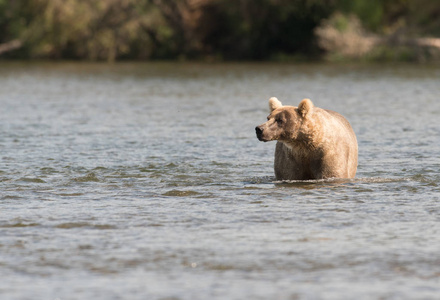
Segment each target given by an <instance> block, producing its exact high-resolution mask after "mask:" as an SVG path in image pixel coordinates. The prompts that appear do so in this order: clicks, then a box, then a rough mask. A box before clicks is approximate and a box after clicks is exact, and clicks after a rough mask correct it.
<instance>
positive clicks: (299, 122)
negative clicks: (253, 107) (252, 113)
mask: <svg viewBox="0 0 440 300" xmlns="http://www.w3.org/2000/svg"><path fill="white" fill-rule="evenodd" d="M275 99H276V98H275ZM276 100H277V101H278V99H276ZM278 102H279V101H278ZM278 102H276V101H275V100H273V98H271V99H270V100H269V107H270V108H271V110H272V111H271V114H270V115H269V117H268V121H267V122H266V123H264V124H262V125H260V126H258V127H257V128H260V130H261V134H260V135H259V136H258V137H259V139H260V140H262V141H271V140H277V141H278V142H277V145H276V148H275V161H274V170H275V176H276V178H277V179H278V180H307V179H323V178H353V177H354V176H355V175H356V169H357V157H358V146H357V140H356V136H355V134H354V132H353V129H352V128H351V125H350V124H349V122H348V121H347V120H346V119H345V118H344V117H343V116H342V115H340V114H338V113H336V112H334V111H330V110H324V109H321V108H318V107H315V106H314V105H313V103H312V101H310V100H309V99H304V100H303V101H301V103H300V104H299V105H298V107H293V106H282V105H281V102H279V103H278ZM257 135H258V130H257Z"/></svg>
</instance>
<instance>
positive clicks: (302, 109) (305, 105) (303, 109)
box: [298, 99, 314, 118]
mask: <svg viewBox="0 0 440 300" xmlns="http://www.w3.org/2000/svg"><path fill="white" fill-rule="evenodd" d="M313 106H314V105H313V102H312V101H311V100H310V99H303V100H302V101H301V102H300V103H299V105H298V112H299V114H300V115H301V116H302V117H303V118H304V117H305V116H306V115H307V114H308V113H309V112H310V111H311V110H312V109H313Z"/></svg>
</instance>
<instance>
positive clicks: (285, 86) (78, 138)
mask: <svg viewBox="0 0 440 300" xmlns="http://www.w3.org/2000/svg"><path fill="white" fill-rule="evenodd" d="M439 78H440V67H436V66H413V65H384V66H377V65H376V66H368V65H337V66H335V65H322V64H317V65H314V64H304V65H281V64H221V65H220V64H219V65H215V64H214V65H210V64H190V63H185V64H173V63H152V64H130V63H125V64H115V65H102V64H90V63H77V64H75V63H58V64H49V63H32V64H30V63H6V62H3V63H1V64H0V103H1V110H0V113H1V121H0V130H1V135H0V149H1V156H0V157H1V164H0V187H1V188H0V193H1V194H0V199H1V200H0V278H1V280H0V295H1V298H2V299H403V298H408V299H438V297H439V295H440V254H439V249H440V202H439V201H440V199H439V198H440V187H439V181H440V173H439V169H440V161H439V153H440V127H439V121H438V120H439V116H440V101H439V96H440V85H439ZM271 96H276V97H278V98H279V99H280V100H281V101H283V102H284V104H291V105H297V104H298V103H299V101H300V100H301V99H302V98H305V97H308V98H311V99H312V100H313V101H314V103H315V105H317V106H319V107H322V108H327V109H332V110H335V111H338V112H340V113H341V114H343V115H344V116H345V117H346V118H347V119H348V120H349V121H350V122H351V124H352V126H353V128H354V130H355V132H356V134H357V138H358V141H359V167H358V173H357V176H356V178H355V179H353V180H327V181H307V182H277V181H275V178H274V176H273V167H272V164H273V152H274V148H275V143H261V142H259V141H258V140H257V138H256V137H255V132H254V128H255V126H256V125H258V124H261V123H263V122H264V121H265V119H266V116H267V114H268V108H267V100H268V99H269V97H271Z"/></svg>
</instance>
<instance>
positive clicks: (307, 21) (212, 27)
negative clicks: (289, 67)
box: [0, 0, 440, 61]
mask: <svg viewBox="0 0 440 300" xmlns="http://www.w3.org/2000/svg"><path fill="white" fill-rule="evenodd" d="M335 16H336V17H335ZM353 18H355V20H357V21H355V22H354V23H353V21H351V20H353ZM329 20H332V21H329ZM329 24H330V25H329ZM353 24H355V25H353ZM322 26H333V27H332V28H334V29H335V30H336V31H339V32H344V31H347V30H350V28H351V27H353V26H357V27H359V28H361V30H362V31H363V34H362V36H367V35H368V36H371V35H376V36H379V35H380V36H382V37H383V36H391V37H393V38H394V40H396V36H399V37H401V36H404V37H405V38H408V37H418V36H433V37H435V36H438V35H440V2H439V1H437V0H435V1H432V0H0V55H1V56H0V57H2V58H14V59H33V58H38V59H85V60H107V61H114V60H124V59H130V60H147V59H206V60H284V59H295V60H304V59H316V58H322V57H323V56H325V55H326V54H328V53H329V52H332V51H338V50H337V49H336V48H334V47H333V48H331V46H329V47H327V48H326V47H325V46H323V45H329V44H328V43H327V44H325V43H322V42H320V40H319V39H325V38H326V37H325V35H326V34H327V31H325V30H320V28H322ZM317 32H319V33H320V34H316V33H317ZM359 36H361V35H359ZM332 38H333V39H338V38H340V37H338V36H337V35H333V36H332ZM375 41H378V39H376V40H375ZM330 44H331V43H330ZM382 44H383V43H382ZM387 45H390V44H389V43H387ZM343 47H345V46H343ZM335 49H336V50H335Z"/></svg>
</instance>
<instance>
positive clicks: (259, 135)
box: [255, 126, 264, 141]
mask: <svg viewBox="0 0 440 300" xmlns="http://www.w3.org/2000/svg"><path fill="white" fill-rule="evenodd" d="M255 132H256V133H257V138H258V140H260V141H264V139H263V129H262V128H261V126H257V127H255Z"/></svg>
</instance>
